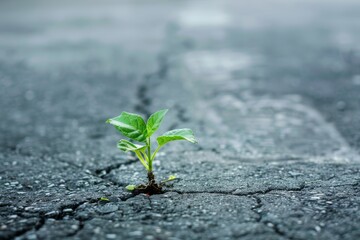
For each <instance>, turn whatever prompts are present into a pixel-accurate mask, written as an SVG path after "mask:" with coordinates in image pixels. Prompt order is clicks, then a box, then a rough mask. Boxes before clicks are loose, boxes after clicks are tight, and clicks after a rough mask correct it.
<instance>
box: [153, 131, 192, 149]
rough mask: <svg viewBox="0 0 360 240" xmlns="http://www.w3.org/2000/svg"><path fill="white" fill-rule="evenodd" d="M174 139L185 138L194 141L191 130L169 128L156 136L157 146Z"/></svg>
mask: <svg viewBox="0 0 360 240" xmlns="http://www.w3.org/2000/svg"><path fill="white" fill-rule="evenodd" d="M176 140H187V141H189V142H192V143H196V139H195V136H194V133H193V131H191V129H188V128H184V129H175V130H171V131H169V132H166V133H164V134H163V135H161V136H159V137H158V138H157V142H158V144H159V146H163V145H165V144H167V143H168V142H171V141H176Z"/></svg>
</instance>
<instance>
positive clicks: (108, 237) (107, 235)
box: [106, 233, 116, 239]
mask: <svg viewBox="0 0 360 240" xmlns="http://www.w3.org/2000/svg"><path fill="white" fill-rule="evenodd" d="M106 238H107V239H115V238H116V234H113V233H109V234H106Z"/></svg>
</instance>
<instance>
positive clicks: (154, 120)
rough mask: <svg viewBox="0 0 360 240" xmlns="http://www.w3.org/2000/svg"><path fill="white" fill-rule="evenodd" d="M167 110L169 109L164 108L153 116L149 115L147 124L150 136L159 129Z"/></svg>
mask: <svg viewBox="0 0 360 240" xmlns="http://www.w3.org/2000/svg"><path fill="white" fill-rule="evenodd" d="M167 111H168V110H167V109H163V110H160V111H157V112H155V113H153V114H151V116H150V117H149V119H148V121H147V124H146V128H147V136H148V137H150V136H151V135H153V133H155V132H156V130H158V128H159V127H160V124H161V122H162V120H163V119H164V117H165V114H166V113H167Z"/></svg>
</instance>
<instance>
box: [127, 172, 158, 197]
mask: <svg viewBox="0 0 360 240" xmlns="http://www.w3.org/2000/svg"><path fill="white" fill-rule="evenodd" d="M148 180H149V181H148V183H147V184H146V185H143V184H142V185H139V186H137V187H136V189H135V190H134V191H133V193H134V194H140V193H145V194H148V195H154V194H161V193H163V190H162V184H158V183H156V180H155V175H154V173H153V172H148Z"/></svg>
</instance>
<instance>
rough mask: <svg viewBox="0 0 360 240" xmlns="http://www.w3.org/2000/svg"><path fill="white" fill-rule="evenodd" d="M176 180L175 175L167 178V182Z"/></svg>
mask: <svg viewBox="0 0 360 240" xmlns="http://www.w3.org/2000/svg"><path fill="white" fill-rule="evenodd" d="M175 179H176V176H175V175H170V176H169V178H168V181H173V180H175Z"/></svg>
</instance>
